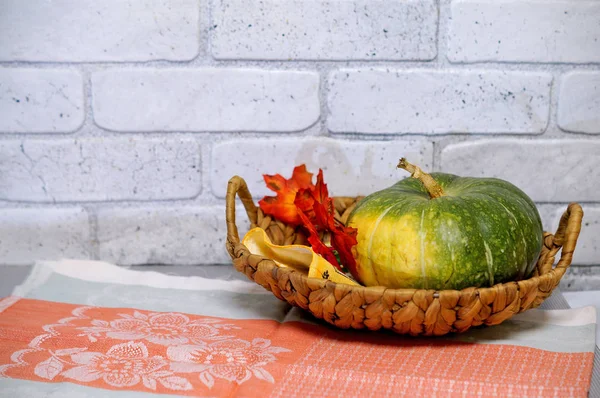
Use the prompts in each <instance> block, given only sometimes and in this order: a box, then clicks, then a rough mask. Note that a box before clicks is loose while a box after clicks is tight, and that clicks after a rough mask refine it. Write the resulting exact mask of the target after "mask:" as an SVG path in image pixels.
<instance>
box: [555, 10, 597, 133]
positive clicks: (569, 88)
mask: <svg viewBox="0 0 600 398" xmlns="http://www.w3.org/2000/svg"><path fill="white" fill-rule="evenodd" d="M599 20H600V17H599ZM558 125H559V126H560V128H561V129H563V130H566V131H572V132H576V133H595V134H598V133H600V72H571V73H567V74H566V75H565V76H563V78H562V79H561V84H560V91H559V97H558Z"/></svg>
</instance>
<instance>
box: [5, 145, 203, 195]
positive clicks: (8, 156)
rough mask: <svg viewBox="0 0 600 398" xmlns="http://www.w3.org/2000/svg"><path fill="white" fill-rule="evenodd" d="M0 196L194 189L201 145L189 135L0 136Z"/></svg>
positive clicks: (155, 192) (181, 192)
mask: <svg viewBox="0 0 600 398" xmlns="http://www.w3.org/2000/svg"><path fill="white" fill-rule="evenodd" d="M0 176H2V178H0V199H5V200H20V201H30V202H54V201H76V200H79V201H104V200H161V199H180V198H192V197H195V196H196V195H198V193H199V192H200V188H201V181H200V177H201V176H200V148H199V145H198V144H197V143H196V142H195V141H193V140H189V139H145V140H141V139H139V138H127V139H125V138H87V139H60V140H45V139H44V140H25V141H17V140H6V141H0Z"/></svg>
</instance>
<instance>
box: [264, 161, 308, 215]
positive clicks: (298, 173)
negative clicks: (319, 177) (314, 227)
mask: <svg viewBox="0 0 600 398" xmlns="http://www.w3.org/2000/svg"><path fill="white" fill-rule="evenodd" d="M263 178H264V180H265V182H266V184H267V187H268V188H269V189H270V190H272V191H274V192H275V193H276V194H277V196H265V197H264V198H263V199H262V200H260V201H259V202H258V204H259V206H260V208H261V209H262V211H263V212H264V213H265V214H269V215H272V216H273V217H275V218H277V219H278V220H281V221H283V222H285V223H287V224H290V225H293V226H297V225H300V224H301V223H302V221H301V220H300V218H299V217H298V209H297V207H296V205H295V204H294V201H295V199H296V193H297V192H298V190H299V189H310V188H311V187H313V185H312V173H309V172H308V171H307V170H306V165H301V166H297V167H296V168H294V172H293V173H292V178H290V179H289V180H286V179H285V178H284V177H283V176H281V175H280V174H275V175H263Z"/></svg>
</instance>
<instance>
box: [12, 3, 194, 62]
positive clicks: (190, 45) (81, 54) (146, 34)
mask: <svg viewBox="0 0 600 398" xmlns="http://www.w3.org/2000/svg"><path fill="white" fill-rule="evenodd" d="M198 5H199V3H198V1H196V0H174V1H163V0H102V1H96V0H77V1H73V0H53V1H47V0H27V1H21V0H2V5H1V6H0V61H49V62H89V61H148V60H157V59H167V60H188V59H192V58H194V57H195V56H196V55H197V54H198V48H199V41H198V38H199V25H198V20H199V16H200V10H199V7H198Z"/></svg>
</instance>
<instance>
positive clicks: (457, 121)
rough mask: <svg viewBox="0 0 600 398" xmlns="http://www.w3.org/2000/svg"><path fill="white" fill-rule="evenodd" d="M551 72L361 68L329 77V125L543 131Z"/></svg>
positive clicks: (339, 128)
mask: <svg viewBox="0 0 600 398" xmlns="http://www.w3.org/2000/svg"><path fill="white" fill-rule="evenodd" d="M551 81H552V78H551V76H549V75H547V74H543V73H536V74H531V73H521V72H496V71H484V70H479V71H468V72H462V71H460V72H458V71H456V72H454V71H443V72H438V71H423V70H421V71H402V70H393V69H359V70H345V71H344V70H342V71H337V72H334V73H333V74H332V76H331V77H330V92H329V100H328V104H329V111H330V115H329V119H328V125H329V128H330V129H331V130H332V131H334V132H361V133H400V134H401V133H424V134H435V133H541V132H543V131H544V129H545V128H546V125H547V123H548V114H549V109H550V108H549V99H550V84H551Z"/></svg>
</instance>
